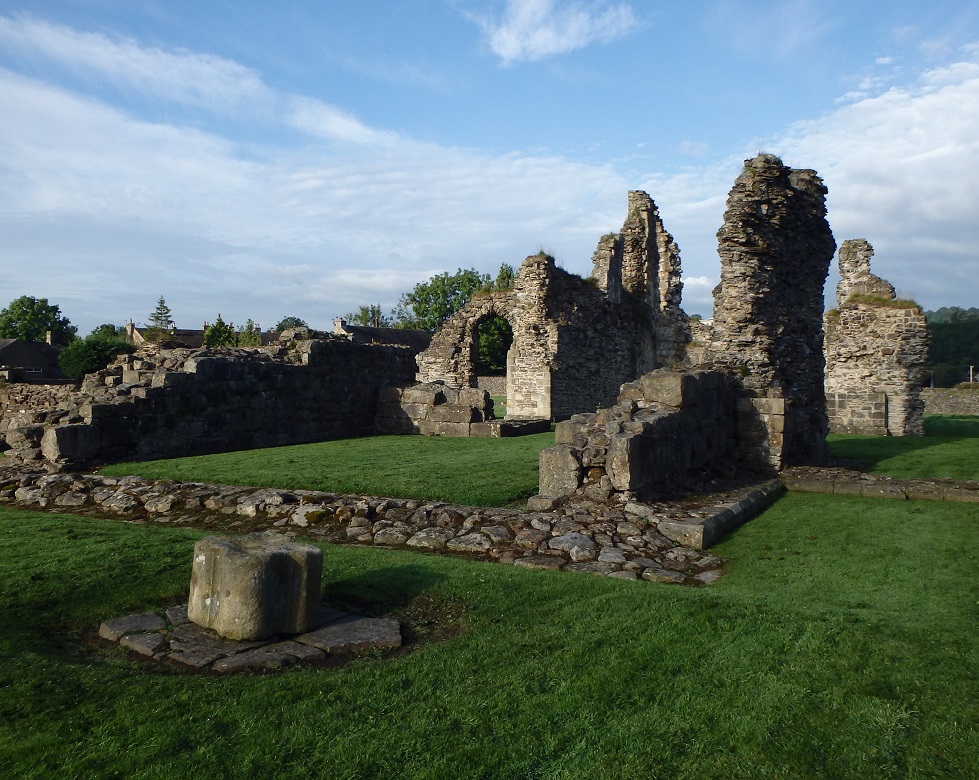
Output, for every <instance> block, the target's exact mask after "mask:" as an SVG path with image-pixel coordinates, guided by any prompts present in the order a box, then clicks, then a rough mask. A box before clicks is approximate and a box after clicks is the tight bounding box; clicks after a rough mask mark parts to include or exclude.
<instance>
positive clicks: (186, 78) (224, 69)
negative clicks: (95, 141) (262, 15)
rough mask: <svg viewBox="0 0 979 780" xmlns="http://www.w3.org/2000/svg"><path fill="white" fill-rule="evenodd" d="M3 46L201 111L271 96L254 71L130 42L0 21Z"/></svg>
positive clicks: (262, 100)
mask: <svg viewBox="0 0 979 780" xmlns="http://www.w3.org/2000/svg"><path fill="white" fill-rule="evenodd" d="M0 46H2V47H3V48H4V49H6V50H8V51H18V52H20V53H21V54H22V55H26V56H31V57H37V58H43V59H45V60H48V61H51V62H55V63H58V64H60V65H62V66H64V67H66V68H68V69H71V70H72V71H73V72H75V73H77V72H79V71H82V72H85V73H89V74H94V75H96V76H98V77H99V78H102V79H105V80H107V81H109V82H110V83H113V84H115V85H116V86H119V87H124V88H129V89H132V90H140V91H143V92H148V93H151V94H153V95H155V96H157V97H161V98H164V99H166V100H170V101H173V102H175V103H181V104H185V105H192V106H196V107H203V108H212V109H214V108H217V109H220V110H226V109H228V108H232V107H234V108H240V107H242V106H245V105H248V106H252V107H254V106H255V105H256V102H258V103H262V104H264V103H268V102H272V100H273V95H272V92H271V91H270V90H269V89H268V88H267V87H266V86H265V85H264V84H263V83H262V80H261V78H260V77H259V76H258V74H256V73H255V72H254V71H253V70H251V69H249V68H246V67H244V66H243V65H240V64H239V63H236V62H232V61H229V60H226V59H223V58H221V57H216V56H213V55H208V54H195V53H192V52H187V51H176V52H169V51H164V50H162V49H158V48H146V47H143V46H141V45H139V44H138V43H137V42H136V41H133V40H129V39H125V38H123V39H112V38H110V37H108V36H106V35H103V34H100V33H88V32H79V31H77V30H73V29H71V28H69V27H63V26H60V25H54V24H50V23H48V22H45V21H40V20H35V19H31V18H29V17H23V18H17V19H13V18H8V17H2V16H0Z"/></svg>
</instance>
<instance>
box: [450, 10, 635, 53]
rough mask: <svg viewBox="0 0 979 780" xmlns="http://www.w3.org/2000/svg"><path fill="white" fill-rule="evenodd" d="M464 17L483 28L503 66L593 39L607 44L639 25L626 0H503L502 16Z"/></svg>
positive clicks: (572, 47)
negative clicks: (623, 0)
mask: <svg viewBox="0 0 979 780" xmlns="http://www.w3.org/2000/svg"><path fill="white" fill-rule="evenodd" d="M469 16H470V18H471V19H473V20H474V21H476V22H477V23H478V24H479V25H480V26H481V27H482V28H483V31H484V32H485V33H486V36H487V39H488V41H489V45H490V48H491V49H492V50H493V52H494V53H495V54H496V55H497V56H498V57H499V58H500V61H501V62H502V64H503V65H512V64H513V63H515V62H521V61H525V62H537V61H540V60H543V59H546V58H548V57H553V56H554V55H557V54H564V53H566V52H569V51H575V50H576V49H583V48H585V47H586V46H590V45H591V44H593V43H609V42H610V41H614V40H615V39H617V38H621V37H622V36H624V35H628V34H629V33H630V32H632V31H633V30H635V29H636V28H637V27H638V26H639V18H638V17H637V15H636V13H635V11H633V9H632V7H631V6H630V5H628V4H626V3H616V4H614V5H609V4H608V3H607V2H591V3H560V2H557V0H507V2H506V8H505V10H504V11H503V14H502V16H498V17H490V16H487V15H480V14H469Z"/></svg>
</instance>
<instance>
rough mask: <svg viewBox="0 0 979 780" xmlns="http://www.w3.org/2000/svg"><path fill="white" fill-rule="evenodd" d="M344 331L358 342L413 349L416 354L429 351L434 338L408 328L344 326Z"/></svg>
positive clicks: (428, 334)
mask: <svg viewBox="0 0 979 780" xmlns="http://www.w3.org/2000/svg"><path fill="white" fill-rule="evenodd" d="M343 330H344V332H345V333H348V334H349V335H350V336H352V337H353V338H354V339H355V340H356V341H359V342H362V343H365V344H391V345H395V346H402V347H411V349H413V350H415V352H421V351H422V350H424V349H428V345H429V344H430V343H431V342H432V336H431V334H430V333H429V332H428V331H427V330H408V329H407V328H370V327H367V326H365V325H350V324H349V323H344V324H343Z"/></svg>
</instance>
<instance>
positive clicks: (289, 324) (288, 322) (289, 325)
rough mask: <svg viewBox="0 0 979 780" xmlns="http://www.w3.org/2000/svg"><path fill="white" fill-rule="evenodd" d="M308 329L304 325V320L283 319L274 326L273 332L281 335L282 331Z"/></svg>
mask: <svg viewBox="0 0 979 780" xmlns="http://www.w3.org/2000/svg"><path fill="white" fill-rule="evenodd" d="M308 327H309V325H307V324H306V320H303V319H300V318H299V317H283V318H282V319H281V320H279V324H278V325H276V326H275V328H274V330H275V332H276V333H282V331H284V330H294V329H295V328H308Z"/></svg>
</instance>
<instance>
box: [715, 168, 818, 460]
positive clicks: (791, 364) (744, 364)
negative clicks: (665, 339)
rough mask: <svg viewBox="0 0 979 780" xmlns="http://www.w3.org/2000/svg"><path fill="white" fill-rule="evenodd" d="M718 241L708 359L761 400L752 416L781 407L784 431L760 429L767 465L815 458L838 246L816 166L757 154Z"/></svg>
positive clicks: (738, 185) (732, 197)
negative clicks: (826, 295) (826, 314)
mask: <svg viewBox="0 0 979 780" xmlns="http://www.w3.org/2000/svg"><path fill="white" fill-rule="evenodd" d="M717 239H718V254H719V255H720V258H721V281H720V284H719V285H718V286H717V287H716V288H715V289H714V319H713V330H714V332H713V338H712V343H711V345H710V353H709V358H710V362H711V363H712V364H713V365H714V366H716V367H718V368H723V369H725V370H727V371H729V372H732V373H735V374H737V375H738V376H740V377H741V378H742V382H743V384H744V386H745V388H747V389H748V390H749V391H752V392H753V393H754V395H755V397H756V398H758V399H762V400H759V401H758V402H756V403H755V404H754V411H755V412H756V413H760V414H762V415H764V414H765V413H766V406H768V407H774V406H779V407H783V406H784V430H782V431H776V430H771V428H770V427H766V424H765V422H764V420H763V421H762V424H761V425H760V426H759V428H760V430H759V433H758V435H759V438H761V437H762V436H767V438H768V443H769V447H770V452H769V455H768V457H769V462H770V464H771V465H773V466H776V467H779V468H780V467H782V466H790V465H794V464H800V463H818V462H820V461H821V460H823V459H824V458H825V457H826V443H825V439H826V433H827V430H828V428H827V420H826V399H825V395H824V391H823V367H824V357H823V285H824V283H825V281H826V276H827V273H828V271H829V264H830V262H831V261H832V259H833V253H834V251H835V250H836V242H835V241H834V239H833V233H832V231H831V230H830V227H829V224H828V223H827V221H826V187H825V186H824V185H823V182H822V180H821V179H820V178H819V177H818V176H817V175H816V173H815V171H811V170H793V169H792V168H789V167H787V166H785V165H783V164H782V161H781V160H780V159H779V158H778V157H775V156H774V155H770V154H760V155H758V156H757V157H755V158H754V159H753V160H748V161H746V162H745V166H744V171H743V172H742V173H741V175H740V176H738V178H737V179H736V180H735V182H734V187H733V188H732V189H731V192H730V194H729V196H728V200H727V210H726V211H725V213H724V224H723V225H722V227H721V229H720V230H718V232H717ZM764 399H767V400H764Z"/></svg>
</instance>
